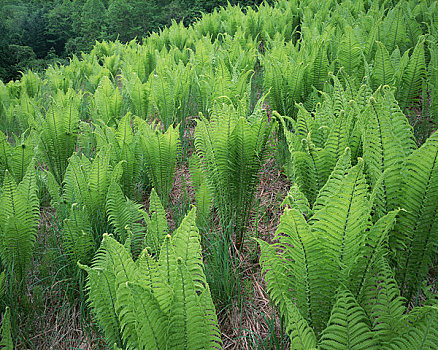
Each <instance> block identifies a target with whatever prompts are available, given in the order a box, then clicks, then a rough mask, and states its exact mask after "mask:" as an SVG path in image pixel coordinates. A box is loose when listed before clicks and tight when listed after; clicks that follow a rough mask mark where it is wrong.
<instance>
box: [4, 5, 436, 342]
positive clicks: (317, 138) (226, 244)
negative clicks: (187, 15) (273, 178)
mask: <svg viewBox="0 0 438 350" xmlns="http://www.w3.org/2000/svg"><path fill="white" fill-rule="evenodd" d="M437 14H438V5H437V2H436V1H432V0H423V1H413V0H412V1H398V2H397V1H392V2H389V1H368V0H360V1H348V0H345V1H334V0H332V1H325V2H323V3H316V2H314V1H308V0H289V1H288V0H279V1H277V2H275V4H274V5H273V6H269V5H267V4H263V5H261V6H260V7H259V8H258V9H257V10H255V9H252V8H248V9H241V8H240V7H232V6H228V7H226V8H222V9H221V10H219V11H215V12H213V13H212V14H209V15H204V16H203V17H202V18H201V19H200V20H199V21H198V22H196V23H194V24H193V25H192V26H189V27H184V26H183V25H182V24H181V23H179V24H178V23H173V25H172V26H170V27H169V28H166V29H164V30H162V31H160V32H159V33H153V34H151V35H150V36H148V37H147V38H144V39H143V42H142V43H141V44H140V43H138V42H137V41H132V42H130V43H128V44H121V43H120V42H118V41H115V42H106V41H103V42H97V43H96V44H95V46H94V48H93V50H92V51H91V53H89V54H83V55H82V57H76V56H74V57H72V58H71V60H70V64H69V65H67V66H63V65H54V66H52V67H50V68H49V69H47V70H46V71H45V73H44V74H42V75H38V74H36V73H34V72H32V71H28V72H27V73H23V77H22V78H21V79H20V80H18V81H11V82H8V83H6V84H5V83H3V82H0V131H1V134H0V171H1V173H0V181H1V183H2V187H1V191H0V267H1V273H0V311H1V313H3V314H4V316H3V322H2V329H1V332H2V340H1V343H0V346H3V347H5V348H8V349H9V348H13V347H14V346H15V347H22V348H38V345H35V344H34V343H33V341H32V336H31V334H32V332H33V331H32V329H30V328H27V327H25V326H27V325H28V324H32V322H31V320H32V317H33V316H32V315H33V314H37V313H38V310H41V309H38V305H37V302H38V300H39V299H38V298H39V296H38V291H39V293H40V294H41V293H44V292H41V290H42V289H43V286H45V287H44V288H45V289H44V291H47V290H52V288H60V290H61V291H62V294H65V296H66V299H67V301H68V303H71V304H74V305H77V307H78V308H79V310H80V312H79V313H78V314H79V315H80V316H79V318H80V321H81V322H82V325H83V328H82V330H81V331H82V333H84V334H87V333H88V334H89V333H93V334H100V335H101V336H102V338H104V340H102V341H101V345H99V346H100V347H101V348H114V349H151V348H154V349H219V348H221V346H222V345H223V344H225V346H227V342H228V344H229V342H234V343H235V344H239V345H236V346H241V347H242V348H259V349H262V348H263V349H264V348H273V349H284V348H285V347H286V346H290V348H291V349H436V348H437V346H436V344H438V334H437V329H438V323H437V320H438V318H437V316H438V307H437V304H436V298H433V297H432V298H429V299H426V295H427V296H431V293H430V291H427V290H426V287H427V285H430V284H432V290H433V289H434V288H436V281H435V280H434V278H435V277H436V276H435V277H434V274H433V273H432V274H431V273H430V271H431V268H432V270H433V269H434V268H436V257H437V256H436V248H437V246H438V219H437V217H438V216H437V213H438V134H437V133H432V129H433V128H436V124H435V126H433V125H434V124H433V123H437V121H438V110H437V108H436V106H437V105H438V98H437V94H436V90H437V89H436V88H437V87H438V81H437V77H438V74H437V71H438V60H437V58H438V56H437V52H438V51H437V37H438V27H437V23H438V22H437V21H436V16H437ZM419 121H422V122H423V123H419ZM424 125H432V127H429V129H424ZM266 164H270V165H272V164H275V165H274V166H275V167H276V169H275V170H273V169H269V170H270V171H276V172H278V173H279V177H280V176H281V177H282V178H283V179H287V180H284V182H283V183H289V184H290V186H286V185H284V186H283V187H284V188H282V191H278V192H279V193H286V192H288V193H287V195H286V197H285V198H279V197H280V194H279V193H273V194H272V202H274V203H275V207H276V209H277V211H276V212H278V213H280V214H279V215H278V217H280V216H281V218H280V219H279V222H278V227H277V228H276V232H274V231H275V230H274V229H273V230H271V231H270V232H263V234H261V232H260V231H261V230H260V226H259V224H260V223H261V221H262V220H264V219H263V218H265V217H266V215H265V214H266V213H263V211H264V207H262V206H261V196H260V191H259V186H260V184H261V180H260V179H261V173H262V172H264V171H265V170H266V169H264V168H263V167H264V166H266ZM280 173H281V174H280ZM263 181H264V180H263ZM263 181H262V182H263ZM178 191H179V192H178ZM261 191H263V189H262V190H261ZM281 197H283V195H281ZM191 203H193V204H195V205H196V207H197V209H196V208H192V207H191ZM44 213H46V214H47V213H50V220H48V223H47V222H46V224H43V222H40V219H41V218H43V216H44V215H45V214H44ZM45 217H47V216H45ZM268 220H271V222H274V223H276V221H275V220H276V218H268ZM46 228H47V231H45V230H46ZM47 232H49V234H48V233H47ZM40 242H41V243H40ZM255 242H256V243H255ZM35 246H38V247H40V248H41V251H40V250H38V249H35ZM52 257H53V259H52ZM44 259H49V260H50V259H52V260H53V261H51V262H50V265H52V264H53V266H50V268H53V269H54V270H55V271H53V272H51V273H46V275H45V277H44V278H41V279H39V276H40V275H39V274H42V272H41V271H44V264H43V263H41V261H44ZM248 261H252V267H253V268H254V269H253V270H251V268H248V266H247V265H245V264H248ZM45 264H46V267H45V268H46V269H47V264H48V263H47V261H46V262H45ZM50 268H49V270H50ZM254 271H255V272H254ZM255 275H257V276H259V278H260V280H261V278H262V277H261V276H263V279H264V284H257V281H255V277H254V276H255ZM207 281H208V283H207ZM254 281H255V282H254ZM253 283H254V285H253ZM251 288H253V289H254V290H257V293H258V294H259V295H262V297H263V298H268V296H269V300H270V301H271V305H272V308H276V311H275V310H274V311H273V313H274V315H275V314H276V313H278V314H279V315H280V316H279V321H278V322H276V321H275V317H273V318H271V319H270V320H267V317H266V315H263V316H262V317H260V318H264V319H265V323H266V324H267V327H270V333H269V334H264V335H263V336H262V335H260V334H254V332H252V333H251V332H247V330H246V329H245V328H244V327H243V326H242V318H243V316H241V315H242V314H244V312H247V310H246V311H245V310H244V309H243V307H244V305H249V304H251V302H252V300H247V299H250V298H246V296H247V295H248V293H247V290H248V289H251ZM265 305H269V303H268V302H266V303H265ZM251 307H252V309H251V310H253V311H252V312H253V315H255V314H256V313H257V312H259V310H257V308H256V307H254V306H253V305H251ZM236 310H238V311H237V312H238V313H240V317H241V321H240V325H239V326H238V327H240V328H239V332H241V334H240V335H236V336H235V337H234V339H231V338H230V337H228V336H225V334H224V335H223V336H222V337H221V330H222V331H224V329H227V328H226V327H227V325H225V321H224V319H226V317H227V315H229V314H231V313H233V312H236ZM259 313H260V314H261V312H259ZM260 318H259V319H260ZM218 320H219V321H218ZM272 320H274V321H272ZM277 323H278V326H277ZM230 324H231V322H230ZM236 324H239V322H235V323H234V325H236ZM228 328H232V327H231V326H230V325H228ZM43 334H44V333H43ZM242 334H243V335H242ZM75 344H76V345H77V347H81V346H82V345H83V344H81V343H80V342H78V343H75ZM286 344H287V345H286ZM76 345H75V346H76ZM50 346H55V345H53V344H51V345H50ZM96 346H97V345H96ZM105 346H106V347H105Z"/></svg>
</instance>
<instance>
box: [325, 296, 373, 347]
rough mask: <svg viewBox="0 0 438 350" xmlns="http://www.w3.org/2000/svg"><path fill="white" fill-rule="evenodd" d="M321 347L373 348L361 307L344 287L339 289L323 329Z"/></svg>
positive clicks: (369, 331) (371, 335) (371, 336)
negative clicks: (325, 326)
mask: <svg viewBox="0 0 438 350" xmlns="http://www.w3.org/2000/svg"><path fill="white" fill-rule="evenodd" d="M320 346H321V349H327V350H329V349H333V350H334V349H355V350H356V349H357V350H359V349H364V350H365V349H374V348H375V346H376V344H375V341H374V340H373V334H372V332H371V330H370V328H369V326H368V324H367V317H366V315H365V312H364V311H363V309H362V308H361V307H360V306H359V304H358V303H357V302H356V300H355V299H354V297H353V295H352V294H351V293H350V292H349V291H348V290H346V289H340V290H339V292H338V295H337V297H336V303H335V305H334V306H333V310H332V313H331V315H330V320H329V322H328V324H327V328H326V329H325V330H324V331H323V333H322V337H321V343H320Z"/></svg>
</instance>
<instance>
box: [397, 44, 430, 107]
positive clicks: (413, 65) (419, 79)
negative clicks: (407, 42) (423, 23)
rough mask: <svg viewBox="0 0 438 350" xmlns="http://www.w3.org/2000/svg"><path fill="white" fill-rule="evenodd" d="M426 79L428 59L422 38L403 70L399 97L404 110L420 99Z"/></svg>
mask: <svg viewBox="0 0 438 350" xmlns="http://www.w3.org/2000/svg"><path fill="white" fill-rule="evenodd" d="M425 79H426V61H425V53H424V38H422V39H420V40H419V41H418V43H417V45H416V46H415V48H414V51H413V52H412V55H411V57H410V58H409V63H408V65H407V66H406V68H405V70H404V71H403V75H402V77H401V82H400V88H399V90H398V92H397V99H398V100H399V101H400V106H401V108H402V109H403V110H405V109H406V108H408V107H409V106H411V105H412V104H413V103H416V102H417V101H418V97H419V96H420V93H421V89H422V86H423V82H424V80H425Z"/></svg>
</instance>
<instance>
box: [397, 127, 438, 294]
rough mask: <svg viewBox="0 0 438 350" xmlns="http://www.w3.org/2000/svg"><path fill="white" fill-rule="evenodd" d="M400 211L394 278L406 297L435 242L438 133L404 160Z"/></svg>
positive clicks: (428, 261)
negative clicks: (402, 209) (404, 172)
mask: <svg viewBox="0 0 438 350" xmlns="http://www.w3.org/2000/svg"><path fill="white" fill-rule="evenodd" d="M405 177H406V178H405V182H404V184H403V186H402V191H401V193H402V197H401V200H400V203H401V204H402V205H403V207H404V209H406V211H403V212H402V213H401V214H400V218H399V220H398V223H397V226H396V228H395V230H394V232H393V234H392V236H391V241H390V243H391V248H392V249H394V250H396V252H395V262H396V264H397V266H398V268H399V270H398V272H397V275H396V278H397V281H398V282H399V284H400V287H401V288H402V290H403V293H402V294H403V295H404V296H405V297H406V298H407V299H408V300H409V299H410V298H411V297H412V295H413V293H414V292H415V291H416V290H417V288H418V285H419V283H420V282H421V281H422V279H423V278H424V277H425V276H426V274H427V272H428V269H429V265H430V264H431V263H432V261H433V257H434V255H435V249H436V247H437V245H438V236H437V232H438V231H437V228H438V220H437V216H436V211H437V209H438V134H437V133H435V134H433V135H432V136H431V137H430V138H429V139H428V140H427V141H426V143H425V144H423V146H421V148H419V149H418V150H416V151H415V152H414V153H412V154H411V155H410V156H409V157H408V159H407V160H406V175H405Z"/></svg>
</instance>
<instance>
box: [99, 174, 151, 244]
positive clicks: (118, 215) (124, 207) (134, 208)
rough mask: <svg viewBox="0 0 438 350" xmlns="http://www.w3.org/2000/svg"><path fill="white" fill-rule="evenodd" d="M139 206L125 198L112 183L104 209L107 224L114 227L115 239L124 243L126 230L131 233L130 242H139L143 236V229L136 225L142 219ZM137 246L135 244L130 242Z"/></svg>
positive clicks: (118, 187)
mask: <svg viewBox="0 0 438 350" xmlns="http://www.w3.org/2000/svg"><path fill="white" fill-rule="evenodd" d="M140 208H141V205H139V204H136V203H134V202H132V201H131V200H129V199H128V198H125V196H124V195H123V192H122V189H121V188H120V186H119V185H118V184H117V183H115V182H112V183H111V185H110V186H109V188H108V193H107V198H106V209H107V214H108V220H109V222H110V223H111V224H112V225H113V226H114V228H115V230H114V233H115V235H116V237H117V239H118V240H119V241H120V242H121V243H124V242H125V240H126V238H127V229H129V230H130V232H131V233H132V240H133V241H134V240H136V241H137V240H141V239H142V236H143V235H144V230H143V227H142V225H141V224H140V223H138V222H139V221H140V220H141V219H142V214H141V211H140ZM132 243H133V244H134V245H136V246H137V244H136V243H135V242H132Z"/></svg>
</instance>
